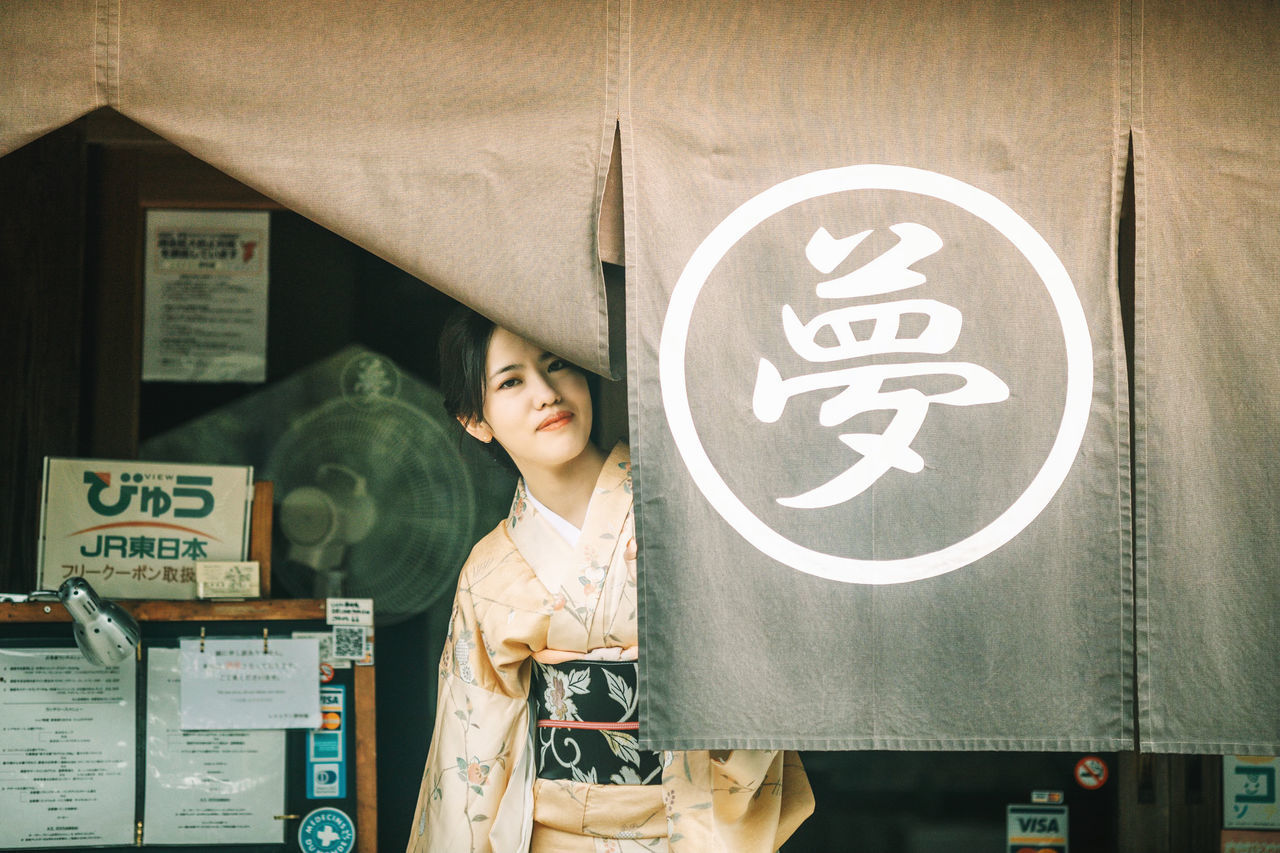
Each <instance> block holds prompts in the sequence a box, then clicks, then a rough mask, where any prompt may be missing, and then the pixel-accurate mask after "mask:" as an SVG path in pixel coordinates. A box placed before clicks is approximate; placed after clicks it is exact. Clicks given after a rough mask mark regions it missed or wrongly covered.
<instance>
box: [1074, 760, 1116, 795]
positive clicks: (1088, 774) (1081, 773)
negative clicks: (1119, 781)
mask: <svg viewBox="0 0 1280 853" xmlns="http://www.w3.org/2000/svg"><path fill="white" fill-rule="evenodd" d="M1109 775H1110V772H1109V771H1108V770H1107V762H1105V761H1103V760H1102V759H1101V758H1099V757H1098V756H1096V755H1086V756H1085V757H1084V758H1082V759H1080V760H1079V761H1077V762H1076V784H1077V785H1079V786H1080V787H1081V788H1084V789H1085V790H1086V791H1096V790H1097V789H1099V788H1101V787H1102V786H1103V785H1104V784H1106V781H1107V777H1108V776H1109Z"/></svg>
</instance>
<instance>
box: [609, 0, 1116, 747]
mask: <svg viewBox="0 0 1280 853" xmlns="http://www.w3.org/2000/svg"><path fill="white" fill-rule="evenodd" d="M1128 9H1129V7H1128V4H1126V3H1116V4H1100V3H1092V4H1081V3H1070V4H1034V5H1033V6H1031V7H1028V5H1027V4H1022V3H1015V2H994V3H993V2H982V3H977V2H974V3H955V2H949V0H948V2H941V0H940V1H939V2H919V3H914V4H912V5H911V7H910V8H909V9H908V8H903V7H902V6H901V5H900V4H896V3H889V2H871V3H865V2H862V3H840V2H826V3H809V4H805V5H804V6H803V7H792V6H782V5H780V4H776V3H768V2H755V3H751V2H734V3H730V2H722V3H713V4H711V5H709V6H708V5H706V4H699V5H697V6H696V7H695V6H691V7H677V6H675V5H673V4H662V3H651V2H635V3H633V4H632V5H631V12H630V15H629V16H628V20H629V24H630V29H629V30H628V31H627V33H626V34H625V38H624V52H629V56H630V62H629V68H630V72H629V74H628V75H627V80H628V82H629V87H628V89H627V90H626V91H625V92H624V97H623V133H624V138H623V163H624V170H625V171H626V173H627V174H625V175H624V179H625V180H624V188H625V189H626V190H627V192H628V193H629V194H630V197H629V198H628V201H627V207H626V228H627V233H626V253H627V273H628V300H629V302H628V324H629V329H628V347H629V354H628V370H629V382H630V393H631V436H632V442H633V453H634V456H633V459H634V461H635V466H636V471H637V477H636V483H637V501H636V506H637V529H638V534H639V543H640V548H641V566H642V567H643V568H642V578H641V585H642V601H641V626H642V631H643V638H642V640H641V645H642V647H643V648H644V650H645V654H644V655H642V657H641V667H642V678H643V691H642V696H643V697H644V700H643V701H644V704H643V706H642V717H643V720H644V723H643V726H644V728H643V732H644V735H645V738H646V739H647V742H648V744H649V746H651V747H660V748H699V747H703V748H721V747H727V746H756V747H792V748H809V749H864V748H889V749H1025V750H1037V749H1043V750H1052V749H1122V748H1126V747H1127V746H1128V745H1129V744H1130V743H1131V740H1132V731H1131V719H1132V713H1133V711H1132V702H1133V699H1132V678H1131V671H1132V666H1131V660H1132V657H1131V656H1132V623H1131V616H1132V614H1131V607H1130V605H1131V591H1130V589H1129V584H1130V580H1131V573H1130V569H1131V565H1130V553H1129V538H1128V533H1129V518H1128V507H1129V470H1128V420H1127V393H1126V376H1125V360H1124V347H1123V342H1122V334H1121V324H1120V311H1119V301H1118V297H1117V291H1116V273H1115V264H1114V261H1113V258H1114V254H1115V236H1114V235H1115V233H1116V230H1117V229H1116V225H1117V218H1118V207H1119V202H1120V194H1121V180H1122V177H1123V168H1124V159H1125V146H1126V144H1127V143H1126V140H1127V130H1128V114H1127V110H1128V103H1127V100H1126V98H1125V96H1124V93H1125V90H1126V84H1127V81H1128V76H1129V67H1128V54H1127V51H1128V38H1127V34H1128V29H1127V28H1128V18H1127V14H1128ZM996 46H998V49H997V48H996ZM677 58H678V61H677Z"/></svg>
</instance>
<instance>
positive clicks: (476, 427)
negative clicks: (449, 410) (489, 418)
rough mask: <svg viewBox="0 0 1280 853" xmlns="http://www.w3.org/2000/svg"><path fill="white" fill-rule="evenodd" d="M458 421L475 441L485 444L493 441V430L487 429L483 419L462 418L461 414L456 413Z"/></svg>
mask: <svg viewBox="0 0 1280 853" xmlns="http://www.w3.org/2000/svg"><path fill="white" fill-rule="evenodd" d="M458 423H460V424H462V428H463V429H465V430H466V431H467V432H468V433H469V434H470V435H471V437H472V438H474V439H476V440H477V441H480V442H483V443H485V444H488V443H489V442H491V441H493V430H491V429H489V427H488V426H487V425H486V424H485V422H484V421H482V420H477V419H476V418H464V417H462V415H458Z"/></svg>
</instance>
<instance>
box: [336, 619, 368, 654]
mask: <svg viewBox="0 0 1280 853" xmlns="http://www.w3.org/2000/svg"><path fill="white" fill-rule="evenodd" d="M364 655H365V647H364V628H355V627H345V626H340V627H337V628H334V629H333V656H334V657H335V658H346V659H347V660H361V659H363V658H364Z"/></svg>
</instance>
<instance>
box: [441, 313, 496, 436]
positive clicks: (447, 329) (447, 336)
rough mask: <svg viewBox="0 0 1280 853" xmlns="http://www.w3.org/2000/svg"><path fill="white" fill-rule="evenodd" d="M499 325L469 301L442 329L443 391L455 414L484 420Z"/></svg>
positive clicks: (471, 419)
mask: <svg viewBox="0 0 1280 853" xmlns="http://www.w3.org/2000/svg"><path fill="white" fill-rule="evenodd" d="M496 328H498V327H497V324H495V323H494V322H493V321H492V320H490V319H489V318H488V317H485V316H484V315H483V314H477V313H476V312H475V311H472V310H471V309H470V308H468V307H466V306H465V305H459V306H458V307H457V308H456V309H454V311H453V313H452V314H450V315H449V318H448V319H447V320H445V322H444V327H443V328H442V329H441V330H440V391H441V393H442V394H443V395H444V409H445V411H446V412H448V413H449V415H450V416H451V417H455V418H461V419H462V420H464V421H473V420H474V421H480V420H484V390H485V374H484V371H485V363H486V360H487V358H488V356H489V341H490V340H492V338H493V332H494V330H495V329H496Z"/></svg>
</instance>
